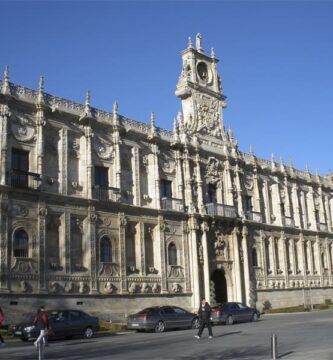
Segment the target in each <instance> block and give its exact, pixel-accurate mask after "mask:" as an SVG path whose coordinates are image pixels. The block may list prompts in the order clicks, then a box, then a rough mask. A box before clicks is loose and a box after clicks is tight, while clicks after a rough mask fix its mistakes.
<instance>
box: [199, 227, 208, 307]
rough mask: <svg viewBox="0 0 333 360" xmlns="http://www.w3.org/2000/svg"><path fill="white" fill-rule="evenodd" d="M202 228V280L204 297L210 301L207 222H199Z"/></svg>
mask: <svg viewBox="0 0 333 360" xmlns="http://www.w3.org/2000/svg"><path fill="white" fill-rule="evenodd" d="M201 230H202V239H201V243H202V247H203V261H204V263H203V270H204V282H205V298H206V300H207V301H210V270H209V254H208V244H207V232H208V231H209V226H208V224H207V222H205V221H204V222H203V223H202V224H201Z"/></svg>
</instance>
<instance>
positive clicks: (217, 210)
mask: <svg viewBox="0 0 333 360" xmlns="http://www.w3.org/2000/svg"><path fill="white" fill-rule="evenodd" d="M205 206H206V210H207V214H208V215H210V216H225V217H229V218H235V217H236V216H237V213H236V209H235V208H234V207H233V206H231V205H224V204H217V203H209V204H206V205H205Z"/></svg>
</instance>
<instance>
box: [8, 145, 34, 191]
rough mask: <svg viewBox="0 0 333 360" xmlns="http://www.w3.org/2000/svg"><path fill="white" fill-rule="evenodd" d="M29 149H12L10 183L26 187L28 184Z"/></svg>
mask: <svg viewBox="0 0 333 360" xmlns="http://www.w3.org/2000/svg"><path fill="white" fill-rule="evenodd" d="M28 172H29V151H24V150H20V149H12V171H11V180H10V182H11V185H12V186H14V187H20V188H27V187H28V184H29V174H28Z"/></svg>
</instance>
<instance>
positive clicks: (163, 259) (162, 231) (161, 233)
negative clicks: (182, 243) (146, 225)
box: [157, 215, 169, 294]
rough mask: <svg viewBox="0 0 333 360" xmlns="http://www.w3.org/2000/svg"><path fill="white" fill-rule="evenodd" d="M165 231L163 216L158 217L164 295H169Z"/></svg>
mask: <svg viewBox="0 0 333 360" xmlns="http://www.w3.org/2000/svg"><path fill="white" fill-rule="evenodd" d="M165 230H166V223H165V220H164V218H163V216H162V215H159V216H158V227H157V238H158V239H159V242H160V254H161V279H162V294H167V293H168V292H169V290H168V284H167V268H166V265H167V264H166V259H167V256H166V253H165Z"/></svg>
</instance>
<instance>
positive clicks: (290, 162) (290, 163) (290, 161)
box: [289, 159, 294, 168]
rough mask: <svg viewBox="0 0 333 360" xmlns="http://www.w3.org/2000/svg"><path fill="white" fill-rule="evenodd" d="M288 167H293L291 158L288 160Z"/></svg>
mask: <svg viewBox="0 0 333 360" xmlns="http://www.w3.org/2000/svg"><path fill="white" fill-rule="evenodd" d="M289 167H290V168H293V167H294V164H293V161H292V160H291V159H290V160H289Z"/></svg>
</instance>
